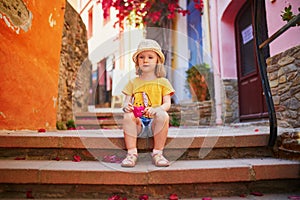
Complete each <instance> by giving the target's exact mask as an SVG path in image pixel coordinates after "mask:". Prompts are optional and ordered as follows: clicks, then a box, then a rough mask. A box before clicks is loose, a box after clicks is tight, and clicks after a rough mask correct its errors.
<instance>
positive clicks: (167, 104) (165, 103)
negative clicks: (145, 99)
mask: <svg viewBox="0 0 300 200" xmlns="http://www.w3.org/2000/svg"><path fill="white" fill-rule="evenodd" d="M160 107H161V108H162V109H163V110H164V111H168V110H169V109H170V107H171V96H170V95H166V96H163V103H162V105H161V106H160Z"/></svg>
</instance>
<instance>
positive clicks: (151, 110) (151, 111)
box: [144, 107, 163, 117]
mask: <svg viewBox="0 0 300 200" xmlns="http://www.w3.org/2000/svg"><path fill="white" fill-rule="evenodd" d="M162 110H163V109H162V108H161V107H156V108H152V107H147V108H145V110H144V114H145V115H146V116H147V115H148V116H150V117H151V116H154V115H156V113H158V112H161V111H162Z"/></svg>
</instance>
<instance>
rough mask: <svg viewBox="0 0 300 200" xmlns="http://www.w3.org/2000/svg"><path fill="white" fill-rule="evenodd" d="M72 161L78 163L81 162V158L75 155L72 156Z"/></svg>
mask: <svg viewBox="0 0 300 200" xmlns="http://www.w3.org/2000/svg"><path fill="white" fill-rule="evenodd" d="M73 161H74V162H80V161H81V157H80V156H77V155H75V156H73Z"/></svg>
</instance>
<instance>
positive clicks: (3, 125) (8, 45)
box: [0, 0, 65, 130]
mask: <svg viewBox="0 0 300 200" xmlns="http://www.w3.org/2000/svg"><path fill="white" fill-rule="evenodd" d="M22 1H23V2H24V4H25V5H26V7H27V9H28V10H29V11H30V12H31V13H32V20H31V22H30V23H31V24H30V25H28V24H27V28H28V30H25V29H22V27H21V29H19V31H17V29H18V27H17V24H16V26H15V27H12V26H13V25H14V24H13V22H8V21H7V19H9V18H8V17H7V18H5V19H4V18H3V16H5V13H1V15H2V17H1V18H0V38H1V39H0V41H1V43H0V44H1V46H0V129H2V130H3V129H9V130H21V129H30V130H37V129H39V128H46V129H48V130H50V129H55V124H56V99H57V91H58V75H59V62H60V49H61V38H62V28H63V22H64V7H65V0H53V1H52V0H51V1H41V0H39V1H35V0H22Z"/></svg>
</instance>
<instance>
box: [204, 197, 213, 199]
mask: <svg viewBox="0 0 300 200" xmlns="http://www.w3.org/2000/svg"><path fill="white" fill-rule="evenodd" d="M202 200H212V198H211V197H203V198H202Z"/></svg>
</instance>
